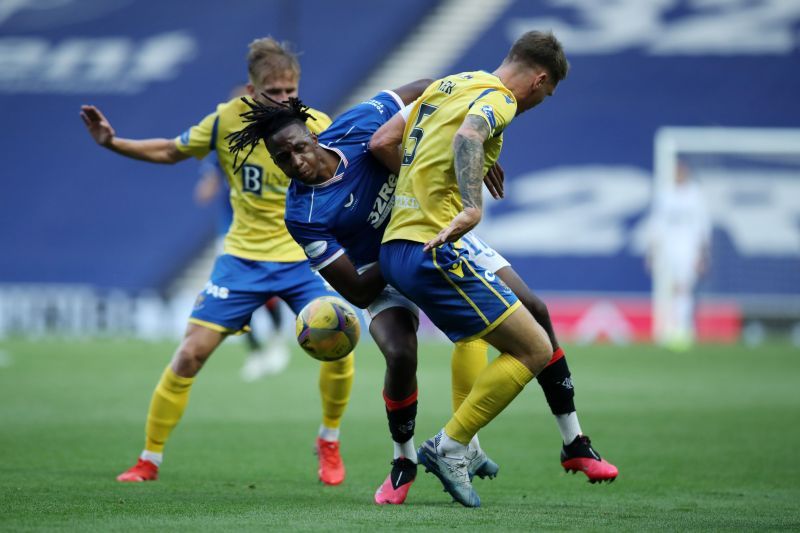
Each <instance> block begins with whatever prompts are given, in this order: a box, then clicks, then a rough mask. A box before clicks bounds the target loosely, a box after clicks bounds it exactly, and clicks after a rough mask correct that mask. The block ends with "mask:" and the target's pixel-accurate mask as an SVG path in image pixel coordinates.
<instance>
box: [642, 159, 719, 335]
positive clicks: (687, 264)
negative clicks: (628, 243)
mask: <svg viewBox="0 0 800 533" xmlns="http://www.w3.org/2000/svg"><path fill="white" fill-rule="evenodd" d="M710 249H711V219H710V217H709V214H708V208H707V207H706V202H705V199H704V198H703V191H702V189H701V187H700V185H699V184H698V183H697V182H696V181H695V180H693V179H691V178H690V176H689V168H688V167H687V166H686V164H685V163H683V162H678V165H677V169H676V173H675V183H674V185H673V186H672V187H670V188H669V189H668V190H667V191H666V192H665V194H662V195H659V196H658V197H657V199H656V201H655V203H654V205H653V211H652V213H651V218H650V246H649V249H648V253H647V256H646V261H647V267H648V270H651V271H652V269H653V268H654V267H655V262H658V265H659V266H660V267H662V268H665V269H666V270H667V272H666V274H667V275H668V276H669V280H670V285H671V287H670V289H671V291H672V294H671V304H672V305H671V306H670V310H669V315H668V320H667V322H666V328H665V333H666V338H665V339H664V340H665V341H666V345H667V346H668V347H670V348H672V349H674V350H686V349H688V348H689V347H690V346H691V345H692V343H693V342H694V337H695V328H694V290H695V285H696V283H697V280H698V278H699V277H700V276H701V275H702V274H703V273H705V271H706V270H707V268H708V263H709V257H710Z"/></svg>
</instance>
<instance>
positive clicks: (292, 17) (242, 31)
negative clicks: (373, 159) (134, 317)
mask: <svg viewBox="0 0 800 533" xmlns="http://www.w3.org/2000/svg"><path fill="white" fill-rule="evenodd" d="M435 4H436V2H430V1H428V0H407V1H404V2H403V3H402V4H398V5H395V6H393V9H392V10H391V13H389V10H387V9H384V8H379V7H376V4H375V2H370V1H368V0H351V1H349V2H347V3H346V4H344V5H343V3H340V2H327V1H325V0H280V1H279V0H275V1H271V2H264V1H262V0H237V1H236V2H218V1H215V0H197V1H193V2H148V1H144V0H136V1H131V0H81V1H80V2H56V3H51V4H42V5H41V6H40V5H38V4H36V5H34V4H30V5H27V4H25V3H21V4H20V5H19V7H18V8H17V9H16V11H12V12H9V13H6V14H5V15H4V18H3V19H2V20H0V35H1V36H2V37H0V112H1V113H2V117H3V120H2V124H3V128H2V131H0V136H2V138H1V139H0V142H1V143H2V150H3V153H4V155H5V157H3V167H4V168H3V179H2V184H1V185H0V191H1V192H0V225H1V226H2V228H3V231H2V240H1V241H0V246H2V252H1V253H0V257H2V260H0V282H11V283H14V282H64V283H71V282H83V283H89V284H92V285H95V286H97V287H120V288H124V289H130V290H137V289H143V288H163V287H164V286H165V285H166V284H167V283H168V282H169V281H170V280H171V279H172V278H173V277H174V276H175V274H176V273H177V272H179V271H180V270H181V269H182V268H183V267H184V266H185V265H186V263H187V261H189V260H190V259H191V258H192V257H193V256H194V255H195V254H196V253H197V252H198V250H199V249H200V248H201V247H202V246H203V245H204V244H205V243H207V242H208V240H209V239H210V238H211V236H212V234H213V224H214V222H213V216H214V214H215V213H214V212H213V210H211V209H205V210H204V209H201V208H198V207H196V206H195V205H194V204H193V200H192V189H193V186H194V183H195V182H196V179H197V164H196V163H193V162H184V163H182V164H180V165H178V166H175V167H160V166H157V165H148V164H145V163H141V162H137V161H131V160H126V159H124V158H121V157H118V156H116V155H114V154H111V153H109V152H106V151H105V150H101V149H99V148H97V147H96V146H95V145H94V143H93V142H92V140H91V138H90V137H89V136H88V135H87V134H86V132H85V131H84V127H83V124H82V123H81V120H80V118H79V116H78V112H79V107H80V105H81V104H86V103H91V104H95V105H97V106H98V107H100V109H101V110H103V111H104V112H105V113H106V114H107V116H108V117H109V119H110V120H111V122H112V124H113V126H114V127H115V128H116V130H117V133H118V134H119V135H120V136H122V137H132V138H142V137H172V136H175V135H178V134H180V133H181V132H182V131H183V130H184V129H186V128H187V127H188V126H191V125H192V124H195V123H196V122H197V121H199V120H200V119H201V118H202V117H203V116H204V115H205V114H207V113H209V112H211V111H212V110H213V109H214V106H215V105H216V104H217V103H218V102H220V101H223V100H226V99H227V96H228V93H229V91H230V89H231V87H232V86H233V85H234V84H236V83H241V82H244V81H246V75H247V73H246V64H245V56H246V53H247V44H248V43H249V42H250V41H251V40H252V39H254V38H256V37H261V36H265V35H268V34H271V35H273V36H275V37H276V38H278V39H282V40H290V41H292V42H294V43H295V47H296V49H297V50H299V51H300V52H302V55H301V62H302V65H303V77H302V82H301V94H302V96H303V98H304V99H305V100H306V101H307V102H308V103H309V104H311V105H314V106H315V107H317V108H320V109H322V110H326V111H328V112H332V111H333V109H334V108H335V107H336V105H337V104H339V103H340V102H341V101H342V100H343V99H344V97H345V96H346V95H347V94H348V93H349V92H350V91H351V90H352V89H353V87H354V86H355V85H357V84H358V83H359V82H360V81H361V80H362V78H363V77H364V76H365V75H366V74H367V73H368V72H369V71H370V70H371V69H372V68H374V66H375V64H376V63H377V62H378V61H379V60H380V59H381V58H382V57H383V56H384V55H385V54H386V53H388V52H389V51H390V50H391V49H392V48H393V47H394V46H395V45H396V43H397V42H399V41H400V40H401V39H402V38H403V37H404V36H405V34H406V33H407V32H409V31H410V30H411V29H412V28H413V27H414V26H415V25H416V24H417V23H418V22H419V20H420V19H421V18H422V17H423V16H424V15H425V13H426V12H427V11H428V10H430V9H431V8H432V7H433V6H435ZM222 6H224V7H222ZM170 53H172V54H174V55H175V56H174V57H172V56H170ZM148 54H149V55H148ZM145 59H147V60H148V61H145ZM159 60H160V61H162V64H161V65H160V67H161V68H159V63H158V61H159ZM144 67H146V68H144Z"/></svg>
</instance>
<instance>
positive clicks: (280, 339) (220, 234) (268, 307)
mask: <svg viewBox="0 0 800 533" xmlns="http://www.w3.org/2000/svg"><path fill="white" fill-rule="evenodd" d="M246 94H247V86H246V85H237V86H236V87H234V89H233V91H231V94H230V96H229V98H231V99H233V98H238V97H240V96H244V95H246ZM230 191H231V189H230V187H229V186H228V180H227V178H226V177H225V173H224V172H223V170H222V167H221V166H220V164H219V158H218V157H217V153H216V152H211V153H210V154H208V155H207V156H206V157H205V158H203V160H202V161H200V179H199V180H198V181H197V184H196V185H195V188H194V199H195V202H197V204H198V205H201V206H207V205H209V204H213V207H214V209H215V211H216V219H217V224H216V230H217V241H216V246H217V254H218V255H219V254H223V253H225V237H226V236H227V234H228V230H229V229H230V227H231V223H232V222H233V207H231V199H230V194H231V192H230ZM264 309H265V311H266V312H262V311H261V308H259V309H257V310H256V311H254V312H253V316H252V318H251V320H250V330H249V331H246V332H244V334H243V337H244V340H245V342H246V343H247V359H245V362H244V364H243V365H242V369H241V371H240V375H241V377H242V380H243V381H246V382H250V381H256V380H257V379H259V378H262V377H264V376H268V375H273V374H280V373H281V372H283V371H284V370H285V369H286V367H287V366H288V365H289V358H290V356H291V352H290V351H289V346H288V344H287V340H286V337H285V335H284V334H283V330H282V329H281V327H282V324H283V320H282V315H281V307H280V299H279V298H277V297H273V298H270V299H269V301H267V303H266V304H265V305H264ZM259 315H266V318H265V319H264V320H259ZM258 322H261V323H263V324H266V326H267V328H268V329H267V330H266V331H265V332H264V333H263V337H262V338H263V341H261V340H259V338H258V337H259V336H258V335H256V332H255V330H256V329H258V326H256V325H255V324H256V323H258ZM265 344H266V347H265V346H264V345H265Z"/></svg>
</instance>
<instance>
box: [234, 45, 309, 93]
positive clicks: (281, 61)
mask: <svg viewBox="0 0 800 533" xmlns="http://www.w3.org/2000/svg"><path fill="white" fill-rule="evenodd" d="M249 49H250V51H249V52H248V53H247V72H248V74H249V75H250V81H251V82H253V83H257V82H260V81H261V80H263V78H264V77H265V76H270V77H271V76H280V75H282V74H284V73H286V72H290V73H292V74H293V75H294V76H297V77H298V78H299V77H300V62H299V61H298V60H297V54H296V53H295V52H294V51H293V50H292V45H291V44H290V43H289V42H287V41H283V42H278V41H276V40H275V39H273V38H272V37H263V38H261V39H256V40H254V41H253V42H251V43H250V45H249Z"/></svg>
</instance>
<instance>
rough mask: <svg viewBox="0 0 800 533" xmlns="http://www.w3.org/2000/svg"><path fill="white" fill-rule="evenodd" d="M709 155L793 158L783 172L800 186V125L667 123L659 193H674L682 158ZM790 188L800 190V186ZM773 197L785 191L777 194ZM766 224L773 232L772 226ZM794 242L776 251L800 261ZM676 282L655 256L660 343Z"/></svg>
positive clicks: (658, 142)
mask: <svg viewBox="0 0 800 533" xmlns="http://www.w3.org/2000/svg"><path fill="white" fill-rule="evenodd" d="M706 155H709V156H713V157H717V158H726V157H727V158H732V157H743V158H750V160H751V161H756V162H758V161H759V160H763V161H766V162H767V163H769V162H771V161H772V160H774V161H779V162H787V161H788V162H789V163H787V164H789V165H791V168H790V169H789V171H788V172H787V171H786V170H785V169H783V170H782V172H783V174H781V176H782V177H785V176H787V175H789V176H790V177H792V178H794V177H795V176H796V177H797V178H798V179H797V184H798V187H800V129H792V128H727V127H663V128H660V129H659V130H658V131H657V132H656V136H655V143H654V162H653V164H654V183H653V194H654V198H658V197H659V196H661V195H665V194H668V193H669V192H670V190H671V188H673V187H674V186H675V180H674V176H675V175H676V172H677V171H678V161H679V160H681V158H682V157H693V156H694V157H704V156H706ZM767 163H765V164H767ZM765 168H767V169H768V170H767V171H765V174H767V175H768V174H769V172H770V170H769V167H765ZM749 172H751V174H753V175H754V176H758V174H759V172H758V170H757V169H756V170H753V169H752V168H750V169H749ZM717 174H719V172H717ZM765 181H766V180H765ZM788 181H792V180H784V182H788ZM752 182H753V180H751V182H750V183H751V184H752ZM756 183H757V182H756ZM775 190H780V191H783V190H784V189H777V188H776V189H775ZM789 190H790V191H792V192H794V191H800V189H796V188H795V186H794V185H792V186H791V189H789ZM773 196H780V195H779V194H773ZM798 196H800V195H798ZM786 201H788V202H791V203H792V205H791V206H790V209H791V210H792V211H793V212H794V211H795V208H797V211H796V212H798V213H800V198H796V199H784V200H783V202H786ZM795 203H796V206H795V205H794V204H795ZM734 216H736V215H735V214H731V215H730V217H734ZM713 222H714V221H713V220H712V223H713ZM795 224H797V223H795ZM764 229H766V230H768V231H770V228H764ZM787 231H789V232H791V231H792V230H791V228H789V229H788V230H787ZM794 231H795V233H797V235H796V239H797V242H798V243H800V228H797V227H796V226H795V228H794ZM765 233H766V232H765ZM789 237H790V240H791V237H792V236H791V235H789ZM784 241H785V239H784ZM793 247H794V245H791V244H790V246H789V247H788V248H789V251H788V252H780V251H778V252H776V253H778V254H780V253H788V254H789V256H785V257H795V255H794V254H795V253H797V256H796V257H797V258H798V261H800V245H798V249H797V250H796V252H795V251H792V249H793ZM712 261H713V258H712ZM789 263H790V261H789ZM798 264H800V262H798ZM671 287H672V280H671V279H670V270H669V269H668V268H667V267H666V264H665V261H664V258H663V257H660V256H659V254H658V253H656V254H655V256H654V258H653V338H654V340H656V342H662V343H663V342H665V341H667V340H668V338H667V337H668V335H669V332H668V331H667V327H668V324H667V322H668V320H667V317H668V313H669V312H670V306H671V296H672V294H671V293H672V290H671Z"/></svg>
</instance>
